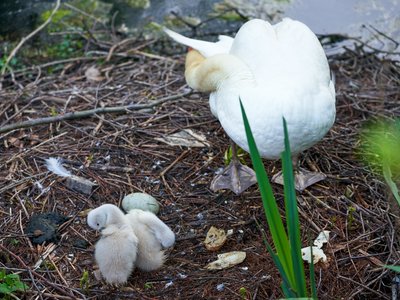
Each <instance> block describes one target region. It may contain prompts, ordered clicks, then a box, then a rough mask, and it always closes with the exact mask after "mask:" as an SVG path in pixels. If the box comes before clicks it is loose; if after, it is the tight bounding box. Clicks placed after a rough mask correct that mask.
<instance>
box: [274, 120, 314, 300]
mask: <svg viewBox="0 0 400 300" xmlns="http://www.w3.org/2000/svg"><path fill="white" fill-rule="evenodd" d="M282 121H283V130H284V135H285V151H283V152H282V155H281V159H282V168H283V182H284V185H283V189H284V195H285V211H286V221H287V232H288V236H289V241H290V246H291V248H290V249H291V254H292V263H293V270H294V276H295V281H294V282H295V284H296V285H295V289H296V291H297V296H300V297H307V296H308V295H307V285H306V278H305V274H304V265H303V259H302V257H301V241H300V223H299V213H298V211H297V199H296V190H295V183H294V176H293V166H292V157H291V151H290V144H289V134H288V130H287V124H286V120H285V118H282Z"/></svg>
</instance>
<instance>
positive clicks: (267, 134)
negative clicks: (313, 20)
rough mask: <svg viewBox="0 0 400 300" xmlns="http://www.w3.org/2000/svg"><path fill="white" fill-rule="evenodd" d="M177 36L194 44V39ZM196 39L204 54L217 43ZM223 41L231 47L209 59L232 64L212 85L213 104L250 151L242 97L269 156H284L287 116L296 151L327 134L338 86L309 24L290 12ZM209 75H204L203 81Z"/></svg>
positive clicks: (250, 24)
mask: <svg viewBox="0 0 400 300" xmlns="http://www.w3.org/2000/svg"><path fill="white" fill-rule="evenodd" d="M170 36H171V37H172V38H174V36H173V35H171V34H170ZM175 40H176V41H177V42H180V43H183V44H186V45H189V43H188V40H183V39H175ZM189 40H190V39H189ZM190 43H191V45H189V46H191V47H193V48H194V49H196V50H199V52H200V53H201V54H203V53H213V51H215V47H216V46H213V45H210V44H209V43H202V44H199V45H200V49H198V48H196V47H195V45H196V43H193V42H190ZM217 43H218V42H217ZM222 45H223V47H225V50H220V52H219V53H220V54H216V55H210V56H207V55H204V54H203V56H205V57H208V58H207V61H208V60H209V61H208V62H209V64H211V65H212V64H213V62H212V59H213V60H214V61H215V63H214V67H218V68H219V69H220V70H222V71H223V72H225V73H226V72H227V70H229V72H228V73H227V74H225V73H224V76H223V80H219V81H218V82H217V83H216V84H215V89H214V90H211V91H210V92H211V95H210V106H211V110H212V112H213V114H214V115H215V116H216V117H217V118H218V119H219V121H220V123H221V125H222V127H223V128H224V130H225V132H226V133H227V134H228V135H229V137H230V138H231V139H232V140H233V141H234V142H235V143H236V144H238V145H239V146H240V147H241V148H243V149H245V150H246V151H248V144H247V139H246V135H245V131H244V126H243V121H242V115H241V111H240V106H239V97H240V99H241V100H242V102H243V106H244V108H245V110H246V113H247V116H248V119H249V122H250V126H251V128H252V132H253V135H254V137H255V140H256V144H257V147H258V149H259V152H260V154H261V155H262V156H263V157H265V158H270V159H276V158H279V157H280V154H281V152H282V151H283V149H284V146H283V127H282V117H285V119H286V121H287V125H288V131H289V138H290V144H291V149H292V153H293V154H297V153H299V152H301V151H303V150H306V149H308V148H309V147H311V146H312V145H314V144H315V143H317V142H318V141H319V140H321V139H322V138H323V136H324V135H325V134H326V133H327V132H328V130H329V129H330V128H331V126H332V125H333V122H334V120H335V114H336V110H335V89H334V85H333V82H332V81H331V79H330V71H329V65H328V61H327V59H326V56H325V53H324V50H323V48H322V47H321V45H320V43H319V41H318V39H317V37H316V36H315V34H314V33H313V32H312V31H311V30H310V29H309V28H308V27H307V26H306V25H304V24H303V23H301V22H298V21H293V20H291V19H289V18H286V19H284V20H283V21H282V22H280V23H278V24H276V25H271V24H269V23H268V22H266V21H263V20H258V19H255V20H251V21H248V22H247V23H245V24H244V25H243V26H242V27H241V28H240V30H239V31H238V33H237V34H236V36H235V38H234V40H233V43H232V44H231V45H229V44H219V45H218V47H221V46H222ZM207 47H209V48H207ZM208 50H209V51H208ZM223 51H225V52H223ZM221 53H229V55H226V54H225V56H224V54H222V55H221ZM221 58H223V59H221ZM237 60H240V61H241V62H242V63H243V65H242V66H241V67H240V68H239V69H236V71H235V70H232V71H231V70H230V69H232V64H230V61H232V62H235V63H236V61H237ZM243 66H245V67H243ZM209 68H210V69H211V70H212V71H215V70H214V69H213V66H209ZM248 73H251V74H252V75H253V78H251V79H249V77H248V75H247V74H248ZM243 74H245V76H244V75H243ZM189 75H190V74H189ZM214 75H215V74H213V76H214ZM203 79H204V78H198V81H199V83H201V82H202V81H203ZM195 81H196V78H194V80H193V81H192V82H195ZM188 83H189V85H191V84H190V82H189V81H188ZM192 87H193V86H192ZM200 90H201V89H200Z"/></svg>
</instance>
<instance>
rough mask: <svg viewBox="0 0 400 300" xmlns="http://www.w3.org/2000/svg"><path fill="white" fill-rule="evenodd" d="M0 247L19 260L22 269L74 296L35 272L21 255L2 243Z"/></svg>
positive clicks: (58, 289)
mask: <svg viewBox="0 0 400 300" xmlns="http://www.w3.org/2000/svg"><path fill="white" fill-rule="evenodd" d="M0 248H1V249H2V250H3V252H7V253H8V254H10V255H11V256H13V257H14V258H15V259H16V260H18V261H19V263H20V264H21V265H22V267H23V268H24V269H26V270H27V271H28V272H30V273H31V274H33V275H35V276H36V277H39V278H40V279H42V280H43V281H45V282H46V283H47V284H49V285H50V286H52V287H53V288H54V289H56V290H57V291H59V292H60V293H62V294H64V295H67V296H70V297H73V298H74V296H75V295H74V294H71V293H68V292H66V291H64V290H63V289H62V288H60V287H58V286H57V285H56V284H54V283H52V282H50V281H49V280H47V279H46V278H45V277H44V276H42V275H40V274H38V273H36V272H35V271H34V270H32V269H31V268H30V267H29V266H28V265H27V264H26V263H25V262H24V261H23V260H22V258H21V257H19V256H18V255H16V254H15V253H13V252H12V251H10V250H8V249H7V248H6V247H4V246H3V245H2V244H0Z"/></svg>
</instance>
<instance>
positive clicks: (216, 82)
mask: <svg viewBox="0 0 400 300" xmlns="http://www.w3.org/2000/svg"><path fill="white" fill-rule="evenodd" d="M185 78H186V82H187V83H188V85H189V86H190V87H191V88H193V89H195V90H198V91H200V92H214V91H216V90H217V89H218V87H219V86H220V85H221V84H222V83H223V82H224V81H226V80H227V79H231V80H237V81H254V78H253V74H252V73H251V71H250V69H249V68H248V67H247V65H246V64H245V63H243V62H242V61H241V60H240V59H239V58H237V57H235V56H233V55H230V54H218V55H215V56H212V57H209V58H204V57H203V56H202V55H201V54H200V53H199V52H197V51H195V50H191V51H189V53H188V54H187V56H186V64H185Z"/></svg>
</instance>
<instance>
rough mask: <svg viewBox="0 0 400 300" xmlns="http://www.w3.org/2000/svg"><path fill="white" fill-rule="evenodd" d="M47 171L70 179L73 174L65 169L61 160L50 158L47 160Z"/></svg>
mask: <svg viewBox="0 0 400 300" xmlns="http://www.w3.org/2000/svg"><path fill="white" fill-rule="evenodd" d="M45 162H46V167H47V170H49V171H51V172H53V173H54V174H57V175H58V176H61V177H70V176H72V173H71V172H70V171H68V170H67V169H66V168H64V167H63V165H62V164H61V160H60V159H59V158H54V157H50V158H48V159H46V160H45Z"/></svg>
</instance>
